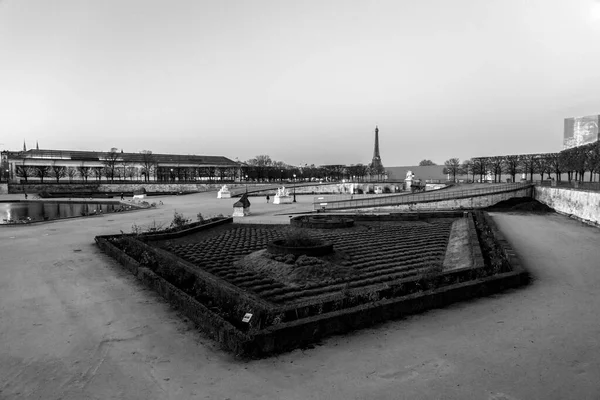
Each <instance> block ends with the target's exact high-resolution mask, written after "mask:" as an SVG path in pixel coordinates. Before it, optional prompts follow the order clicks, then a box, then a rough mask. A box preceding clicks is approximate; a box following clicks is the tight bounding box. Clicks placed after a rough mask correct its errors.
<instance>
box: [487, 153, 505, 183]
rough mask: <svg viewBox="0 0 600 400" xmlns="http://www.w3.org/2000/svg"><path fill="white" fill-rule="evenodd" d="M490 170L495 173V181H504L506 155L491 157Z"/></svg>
mask: <svg viewBox="0 0 600 400" xmlns="http://www.w3.org/2000/svg"><path fill="white" fill-rule="evenodd" d="M488 164H489V166H490V171H491V172H492V174H494V182H502V170H503V167H504V157H500V156H495V157H490V160H489V163H488Z"/></svg>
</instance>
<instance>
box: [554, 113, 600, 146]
mask: <svg viewBox="0 0 600 400" xmlns="http://www.w3.org/2000/svg"><path fill="white" fill-rule="evenodd" d="M599 124H600V115H588V116H585V117H573V118H565V130H564V138H563V150H564V149H570V148H572V147H577V146H582V145H584V144H588V143H593V142H596V141H598V125H599Z"/></svg>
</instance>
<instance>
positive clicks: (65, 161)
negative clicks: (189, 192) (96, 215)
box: [0, 149, 242, 183]
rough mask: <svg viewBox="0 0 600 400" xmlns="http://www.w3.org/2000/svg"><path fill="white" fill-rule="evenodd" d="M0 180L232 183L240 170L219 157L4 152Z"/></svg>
mask: <svg viewBox="0 0 600 400" xmlns="http://www.w3.org/2000/svg"><path fill="white" fill-rule="evenodd" d="M0 161H1V164H0V166H1V168H2V169H1V171H0V172H1V173H0V180H1V181H3V182H9V183H30V182H32V183H47V182H50V183H51V182H57V183H62V182H64V183H68V182H90V183H92V182H104V183H106V182H130V181H144V182H177V181H180V182H198V181H234V180H236V179H239V177H240V176H241V166H242V164H241V163H239V162H235V161H233V160H230V159H228V158H226V157H223V156H204V155H180V154H153V153H151V152H141V153H124V152H122V151H115V150H114V149H113V151H110V152H95V151H76V150H44V149H42V150H39V149H34V150H27V151H18V152H13V151H3V152H2V153H1V154H0Z"/></svg>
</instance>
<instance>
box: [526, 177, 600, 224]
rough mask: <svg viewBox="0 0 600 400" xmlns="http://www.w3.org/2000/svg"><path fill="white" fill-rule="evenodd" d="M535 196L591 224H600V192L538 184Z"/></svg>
mask: <svg viewBox="0 0 600 400" xmlns="http://www.w3.org/2000/svg"><path fill="white" fill-rule="evenodd" d="M534 198H535V199H536V200H537V201H539V202H540V203H544V204H546V205H547V206H548V207H552V208H553V209H554V210H556V211H557V212H559V213H561V214H565V215H568V216H570V217H572V218H575V219H577V220H579V221H582V222H585V223H588V224H590V225H596V226H598V225H600V192H591V191H585V190H574V189H563V188H553V187H544V186H536V187H535V193H534Z"/></svg>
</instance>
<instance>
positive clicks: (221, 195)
mask: <svg viewBox="0 0 600 400" xmlns="http://www.w3.org/2000/svg"><path fill="white" fill-rule="evenodd" d="M230 198H231V193H230V192H229V188H228V187H227V185H223V187H222V188H221V190H219V191H218V192H217V199H230Z"/></svg>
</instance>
